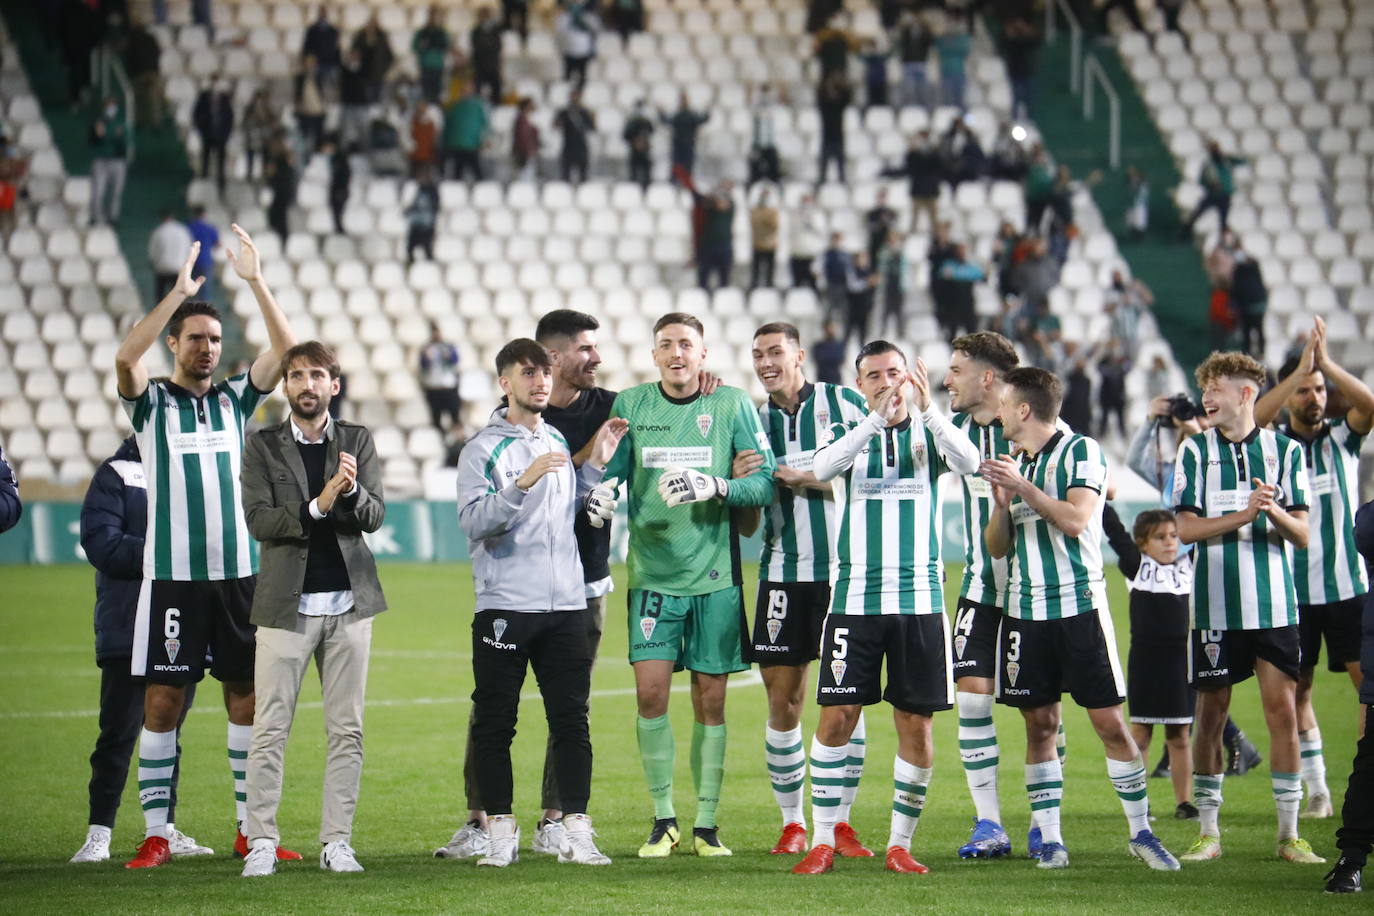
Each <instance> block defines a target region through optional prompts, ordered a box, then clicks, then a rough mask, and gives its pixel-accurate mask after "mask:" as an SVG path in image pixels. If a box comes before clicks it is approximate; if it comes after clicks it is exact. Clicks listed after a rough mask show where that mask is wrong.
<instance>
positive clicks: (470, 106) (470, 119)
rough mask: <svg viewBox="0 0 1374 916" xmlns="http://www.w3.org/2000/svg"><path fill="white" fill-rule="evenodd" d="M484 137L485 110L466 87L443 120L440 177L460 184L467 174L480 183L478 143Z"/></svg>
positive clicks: (480, 149) (479, 147)
mask: <svg viewBox="0 0 1374 916" xmlns="http://www.w3.org/2000/svg"><path fill="white" fill-rule="evenodd" d="M486 136H487V109H486V106H485V105H483V104H482V100H481V99H480V98H478V97H477V91H476V89H474V88H473V87H472V86H469V87H468V91H467V94H466V95H464V96H463V97H462V98H461V99H459V100H458V101H456V102H454V103H453V106H452V107H451V108H449V110H448V115H447V116H446V117H445V119H444V177H445V178H456V179H458V180H460V181H461V180H462V178H463V176H464V175H465V174H467V173H471V175H472V178H473V180H474V181H481V180H482V162H481V152H482V143H483V141H484V140H485V139H486Z"/></svg>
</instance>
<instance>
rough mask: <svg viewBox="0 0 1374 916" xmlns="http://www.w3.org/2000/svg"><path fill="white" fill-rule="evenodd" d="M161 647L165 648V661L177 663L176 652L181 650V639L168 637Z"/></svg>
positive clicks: (172, 663)
mask: <svg viewBox="0 0 1374 916" xmlns="http://www.w3.org/2000/svg"><path fill="white" fill-rule="evenodd" d="M162 648H164V649H166V650H167V663H168V664H170V665H175V664H176V663H177V653H178V652H180V651H181V640H179V639H169V640H167V641H166V642H164V643H163V644H162Z"/></svg>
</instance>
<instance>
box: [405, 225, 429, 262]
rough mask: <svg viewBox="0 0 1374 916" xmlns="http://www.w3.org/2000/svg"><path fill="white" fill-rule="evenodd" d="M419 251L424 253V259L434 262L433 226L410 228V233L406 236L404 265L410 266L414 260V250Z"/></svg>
mask: <svg viewBox="0 0 1374 916" xmlns="http://www.w3.org/2000/svg"><path fill="white" fill-rule="evenodd" d="M417 248H418V249H420V250H421V251H423V252H424V253H425V257H426V258H428V259H429V260H431V261H433V260H434V227H433V226H411V227H410V232H409V233H408V234H407V235H406V263H407V264H410V263H412V262H413V261H414V260H415V249H417Z"/></svg>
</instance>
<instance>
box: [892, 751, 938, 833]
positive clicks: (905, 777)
mask: <svg viewBox="0 0 1374 916" xmlns="http://www.w3.org/2000/svg"><path fill="white" fill-rule="evenodd" d="M929 785H930V767H918V766H916V764H914V763H907V762H906V761H905V760H903V759H902V758H901V757H894V758H893V760H892V826H891V827H890V828H889V830H888V834H887V848H888V849H891V848H892V847H893V846H900V847H902V848H903V849H910V848H911V837H912V834H914V833H915V832H916V822H917V821H919V820H920V819H921V810H922V809H923V808H925V805H926V787H927V786H929Z"/></svg>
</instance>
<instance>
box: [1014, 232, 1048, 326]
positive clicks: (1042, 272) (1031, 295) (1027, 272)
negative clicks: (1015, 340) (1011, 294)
mask: <svg viewBox="0 0 1374 916" xmlns="http://www.w3.org/2000/svg"><path fill="white" fill-rule="evenodd" d="M1012 273H1013V274H1014V276H1015V283H1016V288H1017V290H1019V291H1020V293H1021V311H1022V314H1023V315H1024V316H1025V317H1026V318H1033V317H1034V316H1035V315H1036V313H1037V310H1038V309H1039V308H1040V307H1041V306H1042V305H1043V306H1044V307H1045V308H1046V309H1048V308H1049V297H1050V290H1052V289H1054V288H1055V287H1056V286H1058V285H1059V262H1058V261H1056V260H1055V259H1054V258H1052V257H1050V248H1049V245H1047V244H1046V243H1045V240H1044V239H1042V238H1034V239H1032V240H1031V241H1030V243H1029V244H1028V245H1027V246H1026V254H1025V257H1023V258H1022V259H1021V263H1020V264H1017V265H1016V267H1015V268H1014V269H1013V271H1012Z"/></svg>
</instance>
